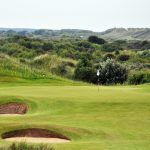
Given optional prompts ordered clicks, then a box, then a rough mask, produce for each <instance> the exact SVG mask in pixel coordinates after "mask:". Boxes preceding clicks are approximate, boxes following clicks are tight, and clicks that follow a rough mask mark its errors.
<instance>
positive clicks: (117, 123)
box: [0, 79, 150, 150]
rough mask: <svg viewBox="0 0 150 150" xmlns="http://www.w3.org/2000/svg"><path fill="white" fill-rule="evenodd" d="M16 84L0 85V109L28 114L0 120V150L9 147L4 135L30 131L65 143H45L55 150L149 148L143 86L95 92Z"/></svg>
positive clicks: (149, 117) (149, 99)
mask: <svg viewBox="0 0 150 150" xmlns="http://www.w3.org/2000/svg"><path fill="white" fill-rule="evenodd" d="M5 80H6V79H5ZM17 81H18V80H17ZM17 81H16V83H15V81H14V82H13V83H11V82H4V81H3V82H2V81H1V83H0V104H1V105H2V104H7V103H22V104H25V105H26V106H27V107H28V110H27V112H26V113H25V114H22V115H11V114H5V115H3V114H2V115H0V135H1V138H0V145H1V146H6V145H9V144H11V143H12V142H11V141H8V140H7V139H3V135H4V134H5V133H8V132H11V131H16V130H23V129H31V128H36V129H46V130H49V131H51V132H53V133H55V134H58V135H59V134H60V135H63V136H65V137H67V138H68V139H69V141H68V142H66V143H55V142H54V143H48V144H51V145H52V146H53V147H54V148H55V149H56V150H149V149H150V85H149V84H145V85H138V86H129V85H128V86H120V85H118V86H117V85H116V86H100V87H99V89H98V87H97V86H96V85H90V84H85V83H82V82H81V83H80V82H78V83H76V82H73V83H71V82H70V81H69V80H68V81H65V83H63V84H62V82H63V81H60V84H59V81H57V82H56V83H55V80H54V81H53V82H52V81H51V80H49V81H47V82H45V81H43V82H42V80H40V81H33V82H20V83H17ZM30 142H32V141H30Z"/></svg>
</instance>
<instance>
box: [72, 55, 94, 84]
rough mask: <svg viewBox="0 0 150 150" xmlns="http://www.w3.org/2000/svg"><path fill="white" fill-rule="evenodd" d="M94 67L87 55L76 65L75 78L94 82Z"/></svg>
mask: <svg viewBox="0 0 150 150" xmlns="http://www.w3.org/2000/svg"><path fill="white" fill-rule="evenodd" d="M93 73H94V69H93V66H92V63H91V61H90V60H89V59H88V58H87V57H86V56H85V57H83V58H82V59H81V60H80V61H79V63H78V64H77V66H76V69H75V73H74V77H75V79H78V80H82V81H87V82H92V80H93Z"/></svg>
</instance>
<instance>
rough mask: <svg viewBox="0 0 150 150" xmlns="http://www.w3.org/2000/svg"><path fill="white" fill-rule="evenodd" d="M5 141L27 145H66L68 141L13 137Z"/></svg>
mask: <svg viewBox="0 0 150 150" xmlns="http://www.w3.org/2000/svg"><path fill="white" fill-rule="evenodd" d="M4 140H6V141H11V142H29V143H68V142H70V140H66V139H60V138H34V137H13V138H6V139H4Z"/></svg>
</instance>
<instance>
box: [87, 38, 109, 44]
mask: <svg viewBox="0 0 150 150" xmlns="http://www.w3.org/2000/svg"><path fill="white" fill-rule="evenodd" d="M88 41H89V42H91V43H95V44H100V45H102V44H104V43H106V41H105V40H104V39H102V38H99V37H97V36H90V37H89V38H88Z"/></svg>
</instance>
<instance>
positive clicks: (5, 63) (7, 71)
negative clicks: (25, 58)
mask: <svg viewBox="0 0 150 150" xmlns="http://www.w3.org/2000/svg"><path fill="white" fill-rule="evenodd" d="M0 75H1V76H7V75H8V76H13V77H21V78H27V79H41V78H50V77H51V76H50V74H48V73H47V72H45V71H43V70H38V69H35V68H32V67H30V66H28V65H25V64H22V63H20V62H19V61H17V60H16V59H13V58H10V57H9V56H6V55H2V54H1V55H0Z"/></svg>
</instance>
